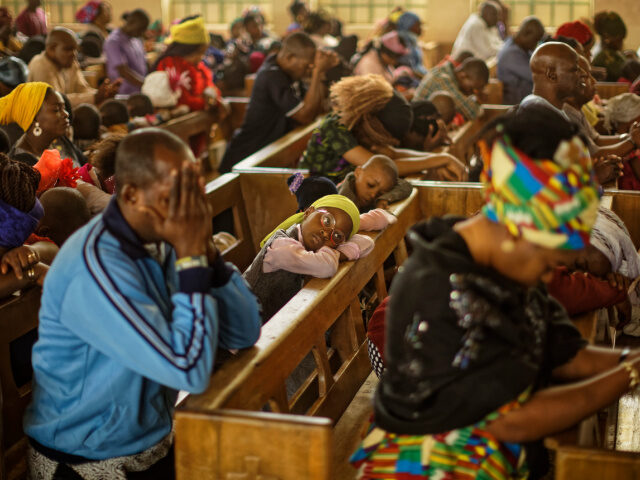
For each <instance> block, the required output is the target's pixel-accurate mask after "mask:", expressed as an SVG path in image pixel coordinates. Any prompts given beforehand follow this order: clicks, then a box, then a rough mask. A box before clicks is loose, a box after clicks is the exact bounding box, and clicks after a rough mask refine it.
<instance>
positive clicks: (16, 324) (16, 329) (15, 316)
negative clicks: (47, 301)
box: [0, 288, 41, 479]
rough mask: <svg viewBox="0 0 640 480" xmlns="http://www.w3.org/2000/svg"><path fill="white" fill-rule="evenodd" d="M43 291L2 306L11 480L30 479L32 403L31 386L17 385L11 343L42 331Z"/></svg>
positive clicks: (5, 456) (0, 443)
mask: <svg viewBox="0 0 640 480" xmlns="http://www.w3.org/2000/svg"><path fill="white" fill-rule="evenodd" d="M40 295H41V289H40V288H31V289H29V290H25V291H23V292H22V293H21V294H20V295H19V296H12V297H9V298H7V299H4V300H2V302H0V386H1V388H0V405H1V406H2V424H1V425H0V427H1V428H0V432H1V433H2V437H1V438H0V447H1V448H0V450H1V452H2V460H3V462H0V463H4V468H5V471H4V472H1V471H0V473H3V474H5V477H3V478H8V479H13V478H23V477H24V476H25V475H26V448H27V439H26V436H25V435H24V431H23V430H22V417H23V416H24V412H25V410H26V408H27V405H28V404H29V402H30V401H31V382H28V383H26V384H25V385H20V386H18V385H16V380H15V378H14V373H13V369H12V364H11V343H12V342H14V341H15V340H17V339H19V338H20V337H22V336H24V335H26V334H27V333H29V332H31V331H33V330H35V329H37V328H38V310H39V309H40Z"/></svg>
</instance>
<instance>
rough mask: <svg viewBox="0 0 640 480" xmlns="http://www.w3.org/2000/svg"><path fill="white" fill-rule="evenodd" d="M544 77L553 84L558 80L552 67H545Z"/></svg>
mask: <svg viewBox="0 0 640 480" xmlns="http://www.w3.org/2000/svg"><path fill="white" fill-rule="evenodd" d="M545 76H546V77H547V78H548V79H549V80H551V81H553V82H556V81H557V80H558V75H557V74H556V69H555V68H554V67H552V66H549V67H547V70H546V71H545Z"/></svg>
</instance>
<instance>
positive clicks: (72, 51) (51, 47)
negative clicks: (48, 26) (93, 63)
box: [45, 27, 78, 68]
mask: <svg viewBox="0 0 640 480" xmlns="http://www.w3.org/2000/svg"><path fill="white" fill-rule="evenodd" d="M77 51H78V37H77V36H76V34H75V33H73V32H72V31H71V30H69V29H68V28H64V27H55V28H54V29H53V30H51V32H49V35H47V41H46V44H45V52H46V55H47V58H48V59H49V60H51V61H52V62H53V63H55V64H56V66H57V67H58V68H69V67H70V66H71V65H73V62H74V60H75V58H76V52H77Z"/></svg>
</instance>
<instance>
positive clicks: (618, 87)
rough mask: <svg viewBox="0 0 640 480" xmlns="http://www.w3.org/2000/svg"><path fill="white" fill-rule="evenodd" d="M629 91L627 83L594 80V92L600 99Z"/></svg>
mask: <svg viewBox="0 0 640 480" xmlns="http://www.w3.org/2000/svg"><path fill="white" fill-rule="evenodd" d="M628 92H629V84H628V83H622V82H596V93H597V94H598V96H599V97H600V98H602V99H608V98H612V97H615V96H616V95H620V94H621V93H628Z"/></svg>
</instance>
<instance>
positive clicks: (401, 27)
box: [396, 12, 420, 32]
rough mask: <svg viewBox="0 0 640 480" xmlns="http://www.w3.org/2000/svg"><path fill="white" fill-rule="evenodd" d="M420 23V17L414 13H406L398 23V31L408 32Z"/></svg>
mask: <svg viewBox="0 0 640 480" xmlns="http://www.w3.org/2000/svg"><path fill="white" fill-rule="evenodd" d="M418 22H420V17H418V15H416V14H415V13H413V12H404V13H403V14H402V15H400V18H398V21H397V22H396V30H398V31H400V32H406V31H409V30H410V29H411V27H413V26H414V25H415V24H416V23H418Z"/></svg>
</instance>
